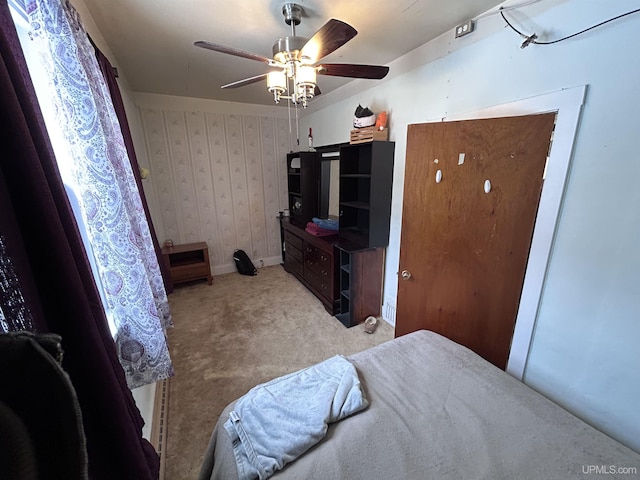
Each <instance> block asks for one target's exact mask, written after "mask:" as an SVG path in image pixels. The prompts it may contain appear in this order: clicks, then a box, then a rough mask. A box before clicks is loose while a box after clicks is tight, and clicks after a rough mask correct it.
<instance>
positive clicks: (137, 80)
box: [84, 0, 502, 105]
mask: <svg viewBox="0 0 640 480" xmlns="http://www.w3.org/2000/svg"><path fill="white" fill-rule="evenodd" d="M84 1H85V4H86V5H87V8H88V9H89V11H90V13H91V15H92V17H93V20H94V21H95V23H96V24H97V26H98V28H99V30H100V32H101V33H102V35H103V36H104V39H105V41H106V42H107V44H108V46H109V48H110V49H111V51H112V52H113V55H114V56H115V62H116V63H117V64H118V66H119V68H120V71H121V72H122V74H123V75H124V76H125V77H126V78H127V80H128V81H129V83H130V84H131V87H132V88H133V90H134V91H138V92H149V93H158V94H165V95H176V96H183V97H196V98H209V99H216V100H226V101H231V102H244V103H255V104H265V105H273V99H272V97H271V96H270V94H269V93H268V92H267V90H266V85H265V84H264V83H263V82H260V83H256V84H253V85H249V86H245V87H241V88H237V89H224V90H222V89H221V88H220V86H221V85H224V84H226V83H229V82H233V81H236V80H241V79H243V78H247V77H252V76H255V75H260V74H262V73H265V71H266V65H264V64H261V63H259V62H256V61H253V60H247V59H244V58H239V57H235V56H231V55H225V54H223V53H218V52H213V51H210V50H205V49H202V48H197V47H194V46H193V42H194V41H196V40H206V41H209V42H213V43H218V44H222V45H225V46H229V47H233V48H235V49H239V50H245V51H247V52H251V53H256V54H258V55H262V56H265V57H271V56H272V52H271V48H272V46H273V43H274V42H275V41H276V40H277V39H278V38H280V37H284V36H288V35H291V28H290V27H289V26H288V25H287V24H285V22H284V18H283V16H282V6H283V5H284V3H286V2H285V1H284V0H266V1H265V0H239V1H221V0H109V1H104V0H84ZM297 3H298V4H299V5H301V6H302V7H303V9H304V12H305V13H304V16H303V18H302V23H301V24H300V25H299V26H298V27H297V28H296V35H298V36H303V37H311V36H312V35H313V33H314V32H315V31H316V30H318V29H319V28H320V27H321V26H322V25H323V24H324V23H325V22H326V21H327V20H329V19H330V18H336V19H339V20H342V21H344V22H346V23H348V24H350V25H351V26H353V27H354V28H355V29H356V30H357V31H358V35H357V36H356V37H355V38H353V39H352V40H351V41H349V42H348V43H347V44H345V45H344V46H342V47H341V48H339V49H338V50H336V51H335V52H334V53H332V54H331V55H329V56H327V57H325V60H324V61H325V62H333V63H363V64H380V65H385V64H388V63H389V62H391V61H392V60H394V59H396V58H398V57H400V56H402V55H404V54H405V53H407V52H409V51H411V50H413V49H415V48H416V47H418V46H420V45H422V44H423V43H426V42H428V41H429V40H431V39H433V38H435V37H437V36H439V35H440V34H442V33H445V32H450V34H451V37H452V39H453V37H454V27H455V26H456V25H458V24H461V23H463V22H464V21H466V20H468V19H471V18H474V17H476V16H477V15H479V14H480V13H483V12H485V11H487V10H489V9H490V8H492V7H493V6H495V5H497V4H499V3H502V2H501V1H498V0H394V1H390V0H360V1H355V0H331V1H329V0H324V1H323V0H298V1H297ZM113 60H114V59H112V61H113ZM348 81H349V79H343V78H336V77H328V76H319V77H318V86H319V87H320V89H321V90H322V92H323V93H328V92H329V91H331V90H333V89H335V88H337V87H339V86H341V85H343V84H345V83H346V82H348ZM367 81H368V82H375V81H376V80H367Z"/></svg>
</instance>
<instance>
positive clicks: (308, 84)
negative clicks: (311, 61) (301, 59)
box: [294, 64, 316, 108]
mask: <svg viewBox="0 0 640 480" xmlns="http://www.w3.org/2000/svg"><path fill="white" fill-rule="evenodd" d="M294 83H295V91H296V96H297V100H298V102H300V103H302V107H303V108H306V107H307V102H308V101H309V100H311V99H312V98H313V95H314V92H315V89H316V69H315V67H313V66H311V65H300V64H298V65H297V66H296V76H295V79H294Z"/></svg>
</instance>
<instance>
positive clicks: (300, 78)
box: [296, 65, 316, 88]
mask: <svg viewBox="0 0 640 480" xmlns="http://www.w3.org/2000/svg"><path fill="white" fill-rule="evenodd" d="M296 85H297V86H301V85H303V86H305V87H314V88H315V86H316V69H315V68H314V67H312V66H311V65H300V66H299V67H298V69H297V71H296Z"/></svg>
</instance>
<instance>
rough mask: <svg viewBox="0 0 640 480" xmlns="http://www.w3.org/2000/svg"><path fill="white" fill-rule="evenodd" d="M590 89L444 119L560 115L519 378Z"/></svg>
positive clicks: (518, 337) (521, 315)
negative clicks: (581, 116)
mask: <svg viewBox="0 0 640 480" xmlns="http://www.w3.org/2000/svg"><path fill="white" fill-rule="evenodd" d="M586 93H587V86H586V85H582V86H578V87H573V88H568V89H563V90H559V91H557V92H551V93H547V94H543V95H537V96H535V97H530V98H525V99H523V100H518V101H515V102H510V103H505V104H502V105H496V106H494V107H488V108H484V109H481V110H477V111H473V112H467V113H461V114H455V115H449V116H447V117H443V118H442V121H454V120H478V119H482V118H492V117H513V116H521V115H532V114H539V113H547V112H556V114H557V116H556V125H555V130H554V133H553V141H552V143H551V149H550V151H549V158H548V160H547V166H546V175H545V181H544V184H543V187H542V194H541V196H540V203H539V205H538V214H537V216H536V221H535V227H534V232H533V238H532V241H531V249H530V252H529V259H528V261H527V268H526V272H525V277H524V284H523V287H522V295H521V297H520V305H519V307H518V314H517V316H516V324H515V329H514V332H513V339H512V340H511V349H510V352H509V359H508V361H507V368H506V371H507V373H510V374H511V375H513V376H514V377H516V378H517V379H519V380H522V378H523V376H524V371H525V368H526V363H527V359H528V357H529V351H530V348H531V341H532V339H533V333H534V330H535V324H536V318H537V316H538V310H539V307H540V301H541V299H542V290H543V287H544V281H545V278H546V275H547V270H548V266H549V260H550V258H551V250H552V247H553V241H554V238H555V233H556V228H557V224H558V218H559V215H560V208H561V206H562V200H563V198H564V188H565V184H566V180H567V175H568V173H569V166H570V164H571V158H572V155H573V145H574V142H575V136H576V132H577V129H578V124H579V121H580V114H581V112H582V106H583V105H584V101H585V98H586Z"/></svg>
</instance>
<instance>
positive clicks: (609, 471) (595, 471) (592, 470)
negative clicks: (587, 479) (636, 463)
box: [582, 465, 638, 475]
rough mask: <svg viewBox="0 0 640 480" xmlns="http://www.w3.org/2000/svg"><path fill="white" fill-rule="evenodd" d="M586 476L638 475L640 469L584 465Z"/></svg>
mask: <svg viewBox="0 0 640 480" xmlns="http://www.w3.org/2000/svg"><path fill="white" fill-rule="evenodd" d="M582 473H584V474H585V475H637V474H638V467H621V466H618V465H583V466H582Z"/></svg>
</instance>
